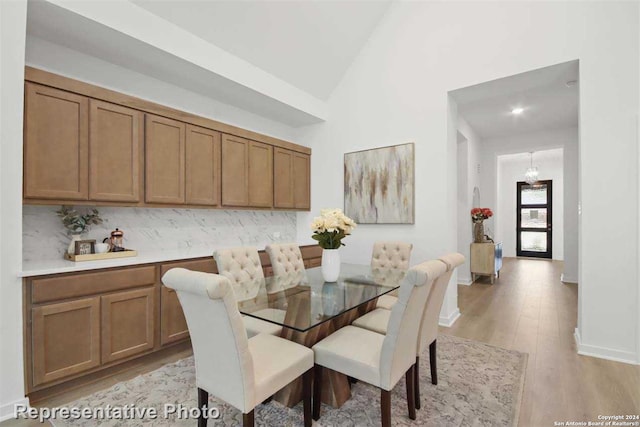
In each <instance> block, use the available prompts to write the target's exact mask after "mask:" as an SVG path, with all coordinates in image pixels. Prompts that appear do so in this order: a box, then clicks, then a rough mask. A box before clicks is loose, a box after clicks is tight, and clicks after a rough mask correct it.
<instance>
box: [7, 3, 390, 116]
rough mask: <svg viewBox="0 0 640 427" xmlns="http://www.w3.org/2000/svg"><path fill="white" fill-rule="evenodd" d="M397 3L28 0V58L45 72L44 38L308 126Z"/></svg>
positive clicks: (322, 111) (321, 113) (322, 112)
mask: <svg viewBox="0 0 640 427" xmlns="http://www.w3.org/2000/svg"><path fill="white" fill-rule="evenodd" d="M0 1H1V0H0ZM389 5H390V1H387V0H381V1H375V0H363V1H347V0H340V1H288V2H279V1H193V0H185V1H176V0H166V1H151V0H129V1H125V0H121V1H112V0H92V1H86V2H84V1H67V0H29V8H28V14H27V41H28V43H27V50H28V51H27V57H28V58H30V59H31V60H32V63H33V64H34V65H36V66H37V65H38V64H37V58H35V59H34V57H33V55H31V53H32V52H29V47H30V46H35V45H36V43H29V40H34V39H38V40H43V41H45V42H48V43H53V44H55V45H59V46H62V47H65V48H67V49H71V50H73V51H77V52H80V53H83V54H85V55H89V56H93V57H95V58H98V59H101V60H103V61H106V62H109V63H111V64H115V65H117V66H120V67H124V68H127V69H130V70H132V71H135V72H138V73H141V74H144V75H146V76H149V77H152V78H155V79H158V80H161V81H164V82H167V83H170V84H173V85H176V86H178V87H182V88H184V89H187V90H190V91H192V92H195V93H198V94H200V95H203V96H207V97H210V98H212V99H215V100H217V101H220V102H223V103H227V104H230V105H233V106H236V107H239V108H242V109H244V110H246V111H249V112H252V113H256V114H259V115H261V116H263V117H266V118H269V119H273V120H276V121H279V122H281V123H285V124H287V125H291V126H304V125H307V124H311V123H318V122H321V121H323V120H326V118H327V114H328V104H327V102H326V101H327V99H328V98H329V96H330V95H331V92H332V91H333V90H334V89H335V87H336V86H337V85H338V83H339V82H340V80H341V78H342V76H343V75H344V74H345V72H346V70H347V69H348V68H349V66H350V64H351V63H352V61H353V60H354V58H355V57H356V56H357V55H358V53H359V52H360V50H361V49H362V48H363V46H364V45H365V43H366V41H367V40H368V38H369V36H370V35H371V33H372V32H373V30H374V28H375V27H376V26H377V24H378V22H379V21H380V20H381V18H382V16H383V15H384V14H385V12H386V10H387V9H388V7H389ZM30 65H31V63H30ZM51 71H54V72H55V69H53V70H51ZM185 76H188V78H185Z"/></svg>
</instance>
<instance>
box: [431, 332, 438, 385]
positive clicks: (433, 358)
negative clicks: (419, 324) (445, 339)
mask: <svg viewBox="0 0 640 427" xmlns="http://www.w3.org/2000/svg"><path fill="white" fill-rule="evenodd" d="M436 341H437V340H433V342H432V343H431V344H429V364H430V365H431V384H434V385H438V369H437V366H436Z"/></svg>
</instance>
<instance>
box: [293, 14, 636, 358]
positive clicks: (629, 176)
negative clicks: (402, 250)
mask: <svg viewBox="0 0 640 427" xmlns="http://www.w3.org/2000/svg"><path fill="white" fill-rule="evenodd" d="M638 41H639V38H638V5H637V4H636V3H602V2H535V3H533V2H499V3H491V2H466V3H463V2H434V3H415V2H413V3H408V2H398V3H393V4H392V5H391V7H390V9H389V12H388V13H387V15H386V16H385V17H384V18H383V19H382V20H381V23H380V24H379V26H378V27H377V29H376V31H375V32H374V33H373V34H372V36H371V38H370V39H369V41H368V43H367V44H366V46H365V47H364V48H363V50H362V51H361V52H360V54H359V56H358V57H357V58H356V60H355V61H354V63H353V64H352V65H351V67H350V69H349V70H348V72H347V73H346V75H345V77H344V79H343V80H342V82H341V84H340V85H339V86H338V88H336V90H335V92H334V93H333V95H332V96H331V98H330V100H329V107H330V118H329V120H328V122H327V123H325V124H319V125H314V126H310V127H308V128H305V129H302V130H301V133H300V134H301V139H300V141H302V142H303V143H304V142H306V143H307V145H311V146H312V147H313V148H314V149H315V151H314V155H313V160H312V170H313V177H312V178H313V179H312V209H313V212H312V213H311V214H309V215H306V214H299V221H298V227H299V230H300V231H299V233H300V235H299V236H300V238H301V239H309V234H310V233H309V230H308V223H309V222H310V220H311V217H312V216H313V215H314V214H317V212H318V211H319V210H320V209H321V208H324V207H331V206H342V205H343V195H342V185H343V171H342V165H343V154H344V153H345V152H349V151H354V150H361V149H366V148H372V147H379V146H385V145H391V144H399V143H402V142H407V141H415V143H416V223H415V225H403V226H401V225H394V226H384V225H367V226H361V227H359V228H358V229H357V230H356V232H355V233H354V235H353V237H352V238H349V239H347V240H346V241H345V242H346V243H347V246H346V247H345V248H343V258H345V259H347V260H352V261H361V262H364V261H366V260H368V258H369V255H370V248H371V244H372V243H373V242H374V241H375V240H379V239H400V240H406V241H410V242H412V243H414V245H415V249H414V255H413V257H412V259H413V262H414V263H415V262H419V261H422V260H425V259H428V258H432V257H435V256H438V255H440V254H441V253H442V252H445V251H450V250H455V249H456V230H455V227H456V221H455V219H453V220H452V218H456V210H457V209H456V203H455V191H456V189H457V188H456V186H455V177H454V178H453V180H452V181H453V182H450V180H451V171H452V170H455V168H456V161H455V159H451V160H452V161H449V160H450V157H455V152H454V155H453V156H450V153H449V146H450V143H451V138H450V134H451V129H450V125H449V124H448V118H449V117H450V111H449V108H450V107H449V105H448V102H449V100H448V97H447V92H448V91H450V90H455V89H459V88H462V87H467V86H471V85H473V84H477V83H481V82H485V81H488V80H493V79H496V78H500V77H505V76H509V75H513V74H517V73H522V72H525V71H529V70H532V69H536V68H541V67H545V66H549V65H552V64H557V63H561V62H566V61H569V60H575V59H579V60H580V112H581V123H580V135H581V152H580V162H581V171H580V178H581V183H582V187H583V188H585V189H588V191H586V190H585V192H584V193H583V194H582V218H581V227H582V228H581V235H582V236H583V238H582V241H581V242H580V250H581V254H582V258H581V259H582V263H581V264H582V265H581V274H582V277H581V288H580V289H581V293H582V295H581V297H580V298H581V302H580V307H579V317H580V318H581V319H580V320H579V321H580V322H581V323H580V325H581V326H580V328H581V331H580V332H581V334H580V340H581V341H580V344H579V346H580V347H579V348H580V351H582V352H589V353H592V354H597V355H600V356H603V357H610V358H616V359H619V360H625V361H637V360H638V358H637V354H636V351H637V346H636V340H637V339H638V334H637V331H636V328H637V327H638V324H637V323H638V322H637V315H636V311H637V307H636V304H635V302H636V301H637V300H638V299H637V293H638V280H637V279H638V277H637V275H638V273H637V268H636V266H635V263H621V262H620V259H619V256H618V254H619V253H625V254H628V259H637V240H636V239H635V238H633V239H630V238H628V236H636V235H637V234H636V233H637V229H638V224H637V222H638V218H637V214H638V212H637V199H638V191H637V190H638V188H637V187H638V185H637V179H636V178H637V157H636V154H637V130H636V120H635V117H636V113H637V109H638V94H639V92H638V65H639V61H638V54H639V52H638V51H639V49H638ZM612 73H614V74H613V75H612ZM453 140H454V141H455V130H454V132H453ZM454 148H455V147H454ZM603 177H606V179H603ZM612 182H616V183H624V185H619V186H612V185H611V184H610V183H612ZM481 187H482V188H484V186H481ZM450 192H453V203H452V204H451V203H450V202H449V200H450V197H451V194H450ZM484 194H486V189H485V191H483V197H482V199H483V204H485V205H489V203H488V202H487V201H485V197H484ZM602 212H616V219H615V221H602ZM611 248H616V250H615V251H612V250H611ZM453 287H455V286H453ZM450 289H452V288H451V287H450Z"/></svg>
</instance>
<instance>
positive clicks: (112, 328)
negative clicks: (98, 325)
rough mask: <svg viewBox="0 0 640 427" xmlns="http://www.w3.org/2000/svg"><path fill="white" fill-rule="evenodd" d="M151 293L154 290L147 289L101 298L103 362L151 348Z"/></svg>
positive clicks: (153, 301)
mask: <svg viewBox="0 0 640 427" xmlns="http://www.w3.org/2000/svg"><path fill="white" fill-rule="evenodd" d="M154 291H155V289H154V288H153V287H147V288H143V289H136V290H132V291H125V292H117V293H113V294H108V295H104V296H102V297H100V303H101V310H102V363H108V362H113V361H114V360H118V359H124V358H126V357H129V356H133V355H136V354H139V353H144V352H145V351H147V350H151V349H153V346H154V323H155V322H154V319H155V298H154V295H155V292H154Z"/></svg>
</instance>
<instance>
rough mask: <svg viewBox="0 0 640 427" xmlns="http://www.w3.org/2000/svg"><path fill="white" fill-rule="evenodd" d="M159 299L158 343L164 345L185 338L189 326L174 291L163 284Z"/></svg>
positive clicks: (187, 334)
mask: <svg viewBox="0 0 640 427" xmlns="http://www.w3.org/2000/svg"><path fill="white" fill-rule="evenodd" d="M160 301H161V302H160V304H161V305H160V319H161V320H160V323H161V325H160V331H161V334H160V343H161V344H162V345H165V344H169V343H172V342H174V341H180V340H182V339H185V338H187V337H188V336H189V328H187V321H186V319H185V318H184V313H183V312H182V306H181V305H180V300H178V294H177V293H176V291H174V290H173V289H170V288H167V287H166V286H163V287H162V295H161V296H160Z"/></svg>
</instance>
